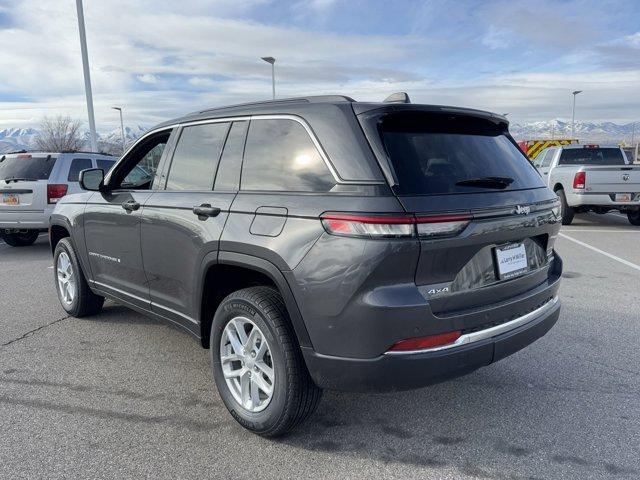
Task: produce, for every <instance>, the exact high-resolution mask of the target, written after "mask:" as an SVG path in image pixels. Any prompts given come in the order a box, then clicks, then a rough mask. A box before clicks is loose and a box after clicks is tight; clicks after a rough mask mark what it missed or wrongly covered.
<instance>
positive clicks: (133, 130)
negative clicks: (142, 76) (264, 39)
mask: <svg viewBox="0 0 640 480" xmlns="http://www.w3.org/2000/svg"><path fill="white" fill-rule="evenodd" d="M634 127H635V131H634ZM146 130H147V128H146V127H144V126H142V125H136V126H134V127H125V129H124V131H125V140H126V143H127V145H129V144H131V142H133V141H134V140H135V139H137V138H138V137H140V136H141V135H142V134H143V133H144V132H145V131H146ZM509 130H510V131H511V134H512V135H513V136H514V137H515V139H516V140H533V139H545V138H570V137H571V122H570V121H565V120H561V119H554V120H549V121H543V122H531V123H512V124H511V125H510V126H509ZM84 135H85V138H86V140H87V145H88V144H89V132H85V134H84ZM37 136H38V130H36V129H35V128H6V129H4V130H0V153H4V152H11V151H17V150H32V149H34V148H35V139H36V137H37ZM575 137H576V138H578V139H579V140H580V141H583V142H601V143H604V142H606V143H620V142H625V143H627V144H631V142H632V141H635V142H638V141H639V140H640V123H635V124H634V123H626V124H618V123H613V122H601V123H597V122H576V124H575ZM98 144H99V145H100V147H101V149H102V150H104V151H110V152H111V153H119V152H120V149H121V148H122V137H121V133H120V129H119V128H116V129H115V130H112V131H110V132H107V133H103V134H98Z"/></svg>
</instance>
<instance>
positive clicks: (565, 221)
mask: <svg viewBox="0 0 640 480" xmlns="http://www.w3.org/2000/svg"><path fill="white" fill-rule="evenodd" d="M556 195H557V196H558V198H559V199H560V203H561V205H562V206H561V211H562V225H571V222H573V216H574V215H575V210H574V209H573V207H570V206H569V205H567V197H566V195H565V194H564V190H562V189H559V190H556Z"/></svg>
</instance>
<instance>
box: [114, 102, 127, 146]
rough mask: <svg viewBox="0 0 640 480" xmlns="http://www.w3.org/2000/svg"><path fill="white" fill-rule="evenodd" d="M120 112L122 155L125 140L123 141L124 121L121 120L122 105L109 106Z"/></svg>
mask: <svg viewBox="0 0 640 480" xmlns="http://www.w3.org/2000/svg"><path fill="white" fill-rule="evenodd" d="M111 108H113V109H114V110H118V111H119V112H120V132H121V133H122V154H123V155H124V150H125V145H126V142H125V141H124V122H123V121H122V107H111Z"/></svg>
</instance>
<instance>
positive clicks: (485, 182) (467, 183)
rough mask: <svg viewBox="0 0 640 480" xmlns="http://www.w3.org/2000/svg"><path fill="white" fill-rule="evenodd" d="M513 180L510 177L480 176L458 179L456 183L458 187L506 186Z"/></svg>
mask: <svg viewBox="0 0 640 480" xmlns="http://www.w3.org/2000/svg"><path fill="white" fill-rule="evenodd" d="M513 181H514V180H513V178H511V177H481V178H469V179H467V180H460V181H459V182H456V185H457V186H459V187H479V188H507V187H508V186H509V185H511V184H512V183H513Z"/></svg>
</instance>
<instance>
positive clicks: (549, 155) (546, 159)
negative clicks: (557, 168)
mask: <svg viewBox="0 0 640 480" xmlns="http://www.w3.org/2000/svg"><path fill="white" fill-rule="evenodd" d="M555 152H556V150H555V148H550V149H549V150H547V152H546V153H547V155H546V156H545V157H544V159H543V160H542V166H543V167H548V166H549V165H551V160H553V156H554V155H553V154H554V153H555Z"/></svg>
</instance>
